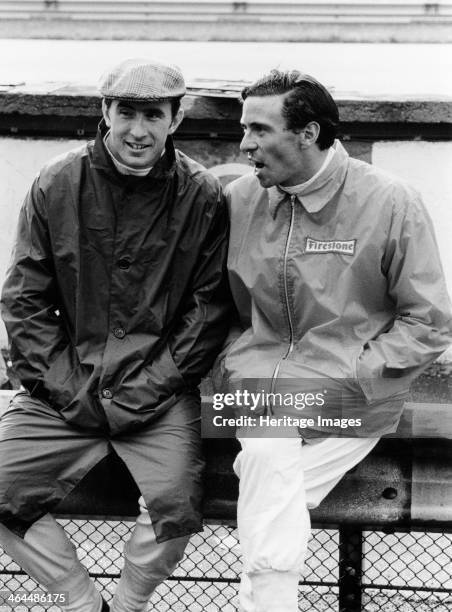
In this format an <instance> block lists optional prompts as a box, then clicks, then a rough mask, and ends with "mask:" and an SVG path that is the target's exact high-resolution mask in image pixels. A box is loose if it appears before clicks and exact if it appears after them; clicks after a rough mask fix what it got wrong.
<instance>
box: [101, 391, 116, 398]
mask: <svg viewBox="0 0 452 612" xmlns="http://www.w3.org/2000/svg"><path fill="white" fill-rule="evenodd" d="M102 397H103V398H104V399H111V398H112V397H113V393H112V392H111V391H110V389H102Z"/></svg>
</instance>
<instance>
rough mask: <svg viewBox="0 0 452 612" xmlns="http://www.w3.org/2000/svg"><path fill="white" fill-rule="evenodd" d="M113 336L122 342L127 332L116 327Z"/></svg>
mask: <svg viewBox="0 0 452 612" xmlns="http://www.w3.org/2000/svg"><path fill="white" fill-rule="evenodd" d="M113 335H114V336H115V337H116V338H119V339H120V340H122V338H124V336H125V335H126V330H125V329H124V328H122V327H115V329H114V330H113Z"/></svg>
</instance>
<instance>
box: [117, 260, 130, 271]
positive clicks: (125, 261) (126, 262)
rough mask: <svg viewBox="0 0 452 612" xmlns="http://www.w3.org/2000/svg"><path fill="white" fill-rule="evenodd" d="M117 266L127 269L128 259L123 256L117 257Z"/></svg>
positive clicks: (128, 265) (128, 266)
mask: <svg viewBox="0 0 452 612" xmlns="http://www.w3.org/2000/svg"><path fill="white" fill-rule="evenodd" d="M118 267H119V268H120V269H121V270H128V269H129V268H130V261H129V260H128V259H126V258H125V257H121V259H118Z"/></svg>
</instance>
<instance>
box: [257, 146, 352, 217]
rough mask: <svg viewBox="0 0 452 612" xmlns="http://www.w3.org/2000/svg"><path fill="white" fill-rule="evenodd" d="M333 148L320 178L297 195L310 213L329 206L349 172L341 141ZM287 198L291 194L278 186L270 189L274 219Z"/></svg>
mask: <svg viewBox="0 0 452 612" xmlns="http://www.w3.org/2000/svg"><path fill="white" fill-rule="evenodd" d="M333 147H334V149H335V154H334V155H333V157H332V158H331V160H330V163H329V164H328V165H327V166H326V167H325V168H324V169H323V171H322V172H319V174H318V176H316V177H313V178H314V180H313V181H312V182H311V181H307V183H308V184H307V185H306V189H305V190H303V193H299V194H298V195H296V199H297V200H298V201H299V202H300V204H302V206H303V207H304V208H305V209H306V210H307V211H308V213H316V212H319V211H320V210H321V209H322V208H323V207H324V206H325V205H326V204H328V202H329V201H330V200H331V198H332V197H333V195H334V194H335V193H336V191H337V190H338V188H339V187H340V185H341V184H342V182H343V180H344V176H345V173H346V171H347V164H346V161H347V159H348V153H347V151H346V150H345V149H344V147H343V146H342V144H341V143H340V142H339V140H335V141H334V144H333ZM287 197H289V194H288V193H287V192H286V191H283V190H282V189H281V188H280V187H278V186H276V185H275V186H274V187H270V188H269V189H268V204H269V209H270V214H271V215H272V217H273V218H274V217H275V216H276V213H277V210H278V207H279V205H280V204H281V202H282V201H283V200H285V199H286V198H287Z"/></svg>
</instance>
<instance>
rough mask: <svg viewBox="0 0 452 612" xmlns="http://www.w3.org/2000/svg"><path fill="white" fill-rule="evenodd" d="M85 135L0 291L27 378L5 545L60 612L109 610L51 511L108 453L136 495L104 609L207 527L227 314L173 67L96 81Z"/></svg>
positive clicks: (140, 592)
mask: <svg viewBox="0 0 452 612" xmlns="http://www.w3.org/2000/svg"><path fill="white" fill-rule="evenodd" d="M100 91H101V94H102V96H103V101H102V111H103V120H102V122H101V124H100V126H99V131H98V134H97V137H96V140H95V141H92V142H89V143H88V144H84V145H83V146H81V147H80V148H79V149H77V150H74V151H71V152H70V153H68V154H66V155H63V156H61V157H59V158H57V159H55V160H52V161H51V162H50V163H49V164H48V165H47V166H45V167H44V168H43V169H42V170H41V172H40V173H39V174H38V176H37V178H36V179H35V181H34V182H33V185H32V187H31V190H30V192H29V193H28V195H27V197H26V199H25V202H24V205H23V208H22V210H21V213H20V218H19V226H18V233H17V239H16V243H15V247H14V252H13V257H12V262H11V265H10V268H9V270H8V273H7V278H6V282H5V285H4V288H3V295H2V315H3V319H4V321H5V324H6V327H7V331H8V335H9V340H10V350H11V359H12V362H13V365H14V369H15V372H16V374H17V376H18V377H19V379H20V381H21V384H22V386H23V391H22V392H21V393H19V394H18V395H16V397H15V398H14V399H13V401H12V404H11V406H10V408H9V410H8V411H7V412H6V414H4V415H3V417H2V419H1V421H0V521H1V523H0V545H1V546H2V547H3V548H4V549H5V550H6V552H8V554H10V556H11V557H13V559H15V560H16V561H17V562H18V563H19V564H20V565H21V566H22V568H23V569H24V570H25V571H26V572H28V573H29V574H30V575H31V576H32V577H33V578H35V579H36V580H37V581H38V582H39V583H40V584H41V585H42V586H43V587H45V588H46V589H47V590H48V591H50V592H52V593H54V594H63V593H65V594H66V596H67V599H66V600H65V601H62V599H60V598H57V599H56V600H55V602H56V603H57V604H60V605H62V607H65V608H66V610H68V612H98V611H99V610H101V608H102V609H103V610H105V609H106V608H107V606H106V604H105V602H102V598H101V595H100V593H99V592H98V591H97V590H96V588H95V586H94V583H93V582H92V580H91V579H90V578H89V576H88V574H87V572H86V570H85V569H84V568H83V566H82V565H81V564H80V562H79V561H78V559H77V556H76V552H75V550H74V547H73V546H72V545H71V544H70V543H69V540H68V539H67V538H66V536H65V534H64V532H63V530H62V529H61V527H59V525H58V524H57V523H56V522H55V520H54V518H53V517H52V516H51V514H49V513H50V512H51V511H52V510H54V508H55V507H56V506H57V504H58V502H59V501H60V500H61V499H63V498H64V497H65V496H66V495H67V494H68V493H70V491H71V490H72V489H73V488H74V487H75V486H76V485H77V483H78V482H79V481H80V480H81V479H82V478H83V477H84V476H85V475H86V474H87V473H88V472H89V471H90V470H91V468H93V467H94V466H95V465H96V464H97V463H98V462H99V461H101V460H102V459H103V458H104V457H105V456H106V455H108V454H109V453H113V452H115V453H117V455H118V456H119V457H120V458H121V460H122V461H123V462H124V463H125V464H126V466H127V468H128V469H129V471H130V473H131V474H132V476H133V478H134V480H135V482H136V484H137V486H138V488H139V489H140V492H141V498H140V503H139V506H140V513H139V516H138V519H137V523H136V526H135V529H134V532H133V534H132V537H131V539H130V540H129V542H128V543H127V545H126V548H125V555H124V556H125V564H124V569H123V571H122V575H121V579H120V581H119V584H118V587H117V590H116V594H115V597H114V599H113V604H112V609H113V610H114V612H140V611H141V610H143V609H145V608H146V606H147V602H148V599H149V597H150V595H151V594H152V592H153V591H154V589H155V588H156V587H157V586H158V584H160V582H162V580H165V579H166V578H167V576H168V575H169V574H170V573H171V572H172V571H173V569H174V568H175V567H176V565H177V563H178V562H179V560H180V559H181V558H182V555H183V553H184V549H185V546H186V544H187V542H188V539H189V536H190V534H192V533H194V532H196V531H199V530H201V529H202V520H201V519H202V516H201V494H202V490H201V477H202V469H203V459H202V455H201V437H200V398H199V392H198V390H197V385H198V383H199V381H200V378H201V377H202V376H203V375H204V374H205V373H206V371H207V370H208V369H209V367H210V365H211V363H212V361H213V359H214V358H215V356H216V354H217V352H218V348H219V347H220V346H221V344H222V342H223V339H224V336H225V333H226V331H227V325H228V301H227V299H226V295H227V294H226V293H225V288H226V286H227V283H226V282H225V281H226V274H225V270H226V251H227V233H228V221H227V214H226V206H225V205H224V200H223V197H222V194H221V189H220V186H219V183H218V181H217V179H215V178H214V177H213V176H211V175H210V174H209V173H208V172H207V171H206V170H205V168H203V167H202V166H201V165H200V164H198V163H196V162H195V161H193V160H191V159H189V158H188V157H187V156H186V155H184V154H183V153H181V152H180V151H177V150H176V149H175V148H174V146H173V142H172V134H173V133H174V132H175V130H176V129H177V127H178V126H179V124H180V122H181V121H182V117H183V113H182V110H181V108H180V100H181V98H182V96H183V95H184V94H185V84H184V79H183V76H182V74H181V73H180V71H179V69H178V68H177V67H174V66H169V65H163V64H159V63H157V62H153V61H150V60H146V59H144V60H141V59H132V60H126V61H125V62H122V63H121V64H119V65H117V66H115V67H114V68H113V69H112V70H111V71H109V72H108V73H107V74H106V75H105V77H104V78H103V80H102V84H101V88H100Z"/></svg>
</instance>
